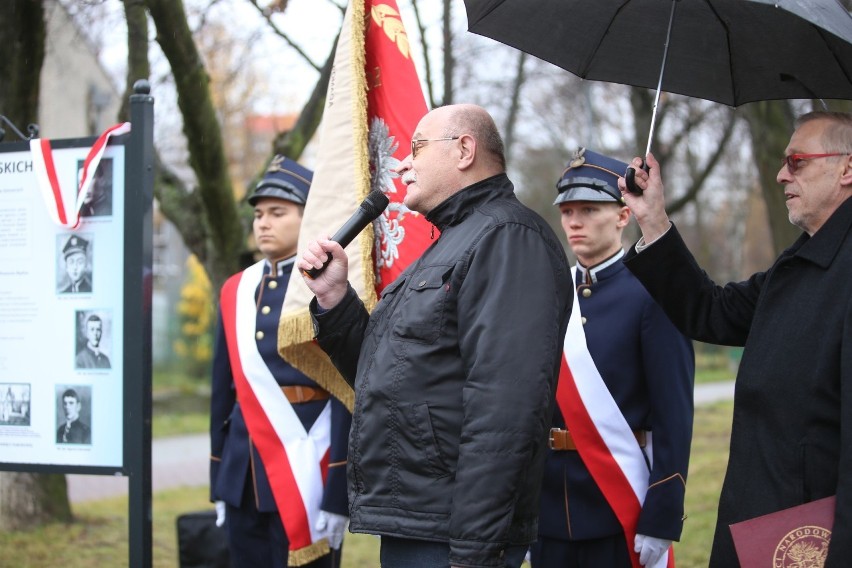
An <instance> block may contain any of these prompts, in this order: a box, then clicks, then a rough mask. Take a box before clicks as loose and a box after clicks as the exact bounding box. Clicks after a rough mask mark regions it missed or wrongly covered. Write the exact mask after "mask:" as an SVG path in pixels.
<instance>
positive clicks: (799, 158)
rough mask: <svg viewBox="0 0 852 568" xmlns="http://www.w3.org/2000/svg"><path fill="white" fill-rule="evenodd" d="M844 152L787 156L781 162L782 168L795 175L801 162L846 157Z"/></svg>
mask: <svg viewBox="0 0 852 568" xmlns="http://www.w3.org/2000/svg"><path fill="white" fill-rule="evenodd" d="M848 155H849V154H847V153H846V152H832V153H830V154H790V155H789V156H784V159H783V160H781V165H782V166H787V171H788V172H790V174H795V173H796V172H797V171H799V166H801V165H802V162H804V161H805V160H813V159H814V158H829V157H831V156H848Z"/></svg>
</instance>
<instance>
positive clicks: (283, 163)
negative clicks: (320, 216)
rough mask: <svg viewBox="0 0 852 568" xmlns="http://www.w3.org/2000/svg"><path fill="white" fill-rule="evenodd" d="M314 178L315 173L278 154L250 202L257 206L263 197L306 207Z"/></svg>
mask: <svg viewBox="0 0 852 568" xmlns="http://www.w3.org/2000/svg"><path fill="white" fill-rule="evenodd" d="M313 177H314V172H312V171H311V170H309V169H308V168H305V167H302V166H300V165H299V164H297V163H296V162H294V161H293V160H291V159H289V158H286V157H284V156H282V155H280V154H278V155H276V156H275V157H274V158H272V161H271V162H270V163H269V167H268V168H267V169H266V173H265V174H264V175H263V179H261V180H260V181H259V182H258V184H257V186H256V187H255V188H254V192H253V193H252V194H251V196H249V198H248V202H249V203H250V204H252V205H256V204H257V202H258V200H259V199H260V198H261V197H276V198H278V199H286V200H287V201H292V202H293V203H297V204H299V205H304V204H305V202H306V201H307V200H308V191H309V190H310V188H311V180H312V179H313Z"/></svg>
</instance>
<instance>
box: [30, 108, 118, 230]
mask: <svg viewBox="0 0 852 568" xmlns="http://www.w3.org/2000/svg"><path fill="white" fill-rule="evenodd" d="M127 132H130V123H129V122H123V123H121V124H116V125H114V126H111V127H109V128H107V129H106V130H105V131H104V133H103V134H101V135H100V136H99V137H98V139H97V140H95V143H94V145H93V146H92V148H91V149H90V150H89V153H88V155H87V156H86V159H85V161H84V162H83V170H82V172H81V175H80V183H79V184H78V186H77V194H76V196H75V199H74V202H73V203H69V202H68V201H66V199H65V196H64V195H63V191H62V187H61V186H60V185H59V177H58V176H57V175H56V167H55V165H54V163H53V149H52V148H51V147H50V140H48V139H45V138H34V139H32V140H30V152H32V155H33V171H35V174H36V179H37V180H38V186H39V189H40V190H41V194H42V197H43V198H44V203H45V205H47V210H48V212H49V213H50V217H51V219H53V222H54V223H56V224H57V225H59V226H61V227H64V228H66V229H73V228H76V227H77V226H78V225H79V224H80V209H81V208H82V207H83V199H84V198H85V197H86V192H87V191H88V190H89V186H90V185H91V184H92V179H93V178H94V174H95V170H97V169H98V164H100V162H101V158H102V157H103V155H104V151H105V150H106V146H107V142H108V141H109V139H110V137H111V136H118V135H119V134H125V133H127Z"/></svg>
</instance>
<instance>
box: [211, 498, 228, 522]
mask: <svg viewBox="0 0 852 568" xmlns="http://www.w3.org/2000/svg"><path fill="white" fill-rule="evenodd" d="M213 505H214V506H215V507H216V526H217V527H221V526H222V525H224V524H225V502H224V501H216V502H215V503H213Z"/></svg>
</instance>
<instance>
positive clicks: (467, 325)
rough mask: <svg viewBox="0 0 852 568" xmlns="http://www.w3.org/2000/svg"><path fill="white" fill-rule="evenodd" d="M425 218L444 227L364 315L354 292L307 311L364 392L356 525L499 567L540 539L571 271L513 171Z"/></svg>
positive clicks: (456, 560) (352, 441)
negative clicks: (509, 552)
mask: <svg viewBox="0 0 852 568" xmlns="http://www.w3.org/2000/svg"><path fill="white" fill-rule="evenodd" d="M427 219H428V220H429V221H430V222H431V223H433V224H434V225H435V226H437V227H438V228H439V229H440V230H441V236H440V238H439V239H438V240H437V241H436V242H434V243H433V244H432V245H431V246H430V247H429V248H428V249H427V250H426V251H425V252H424V253H423V255H422V256H421V257H420V259H418V260H417V261H416V262H414V263H412V265H410V266H409V267H408V268H407V269H406V270H405V271H404V272H403V273H402V274H401V275H400V276H399V277H398V278H397V279H396V280H395V281H394V282H392V283H391V284H389V285H388V286H387V287H386V288H385V290H384V292H383V295H382V299H381V300H380V301H379V303H378V305H377V306H376V308H375V310H374V311H373V314H372V315H371V316H370V315H368V314H367V311H366V310H365V309H364V306H363V304H362V303H361V302H360V300H359V299H358V298H357V296H356V294H355V293H354V291H353V290H352V289H351V288H350V291H349V293H348V295H347V296H346V297H345V298H344V300H343V301H342V302H341V303H340V304H338V305H337V306H335V307H334V308H333V309H331V310H328V311H325V312H323V313H321V314H317V311H318V310H317V307H316V303H315V301H314V304H313V305H312V308H311V311H312V313H313V314H314V317H315V323H316V325H317V328H316V329H317V339H318V340H319V343H320V345H321V346H322V348H323V349H324V350H325V351H326V352H327V353H328V354H329V355H330V356H331V358H332V360H333V361H334V363H335V365H336V366H337V368H338V369H339V370H340V372H341V373H342V374H343V376H344V377H345V378H346V379H347V380H348V381H349V382H350V383H351V384H353V387H354V389H355V411H354V416H353V422H352V430H351V432H350V437H349V464H348V477H349V506H350V514H351V526H350V528H351V530H352V531H353V532H364V533H372V534H380V535H389V536H395V537H402V538H413V539H423V540H429V541H439V542H448V543H449V546H450V559H449V560H450V563H451V564H453V565H460V566H483V567H485V566H503V560H502V555H503V550H504V549H505V548H506V547H507V546H511V545H520V544H526V543H530V542H532V541H534V540H535V538H536V534H537V517H538V506H539V505H538V504H539V493H540V488H541V479H542V468H543V464H544V457H545V451H544V450H545V447H546V440H547V433H548V429H549V427H550V420H551V416H552V412H553V401H554V393H555V385H556V378H557V375H558V370H559V363H560V359H561V353H562V342H563V338H564V334H565V329H566V326H567V322H568V317H569V316H570V311H571V304H572V300H573V298H572V293H573V286H572V285H571V276H570V271H569V267H568V263H567V260H566V257H565V253H564V251H563V249H562V247H561V245H560V243H559V241H558V240H557V238H556V236H555V235H554V233H553V231H552V230H551V229H550V227H549V226H548V225H547V224H546V223H545V222H544V220H543V219H541V218H540V217H539V216H538V215H537V214H535V213H534V212H532V211H531V210H530V209H528V208H527V207H525V206H523V205H522V204H521V203H520V202H519V201H518V200H517V198H516V197H515V195H514V191H513V186H512V183H511V182H510V181H509V179H508V178H507V177H506V176H505V175H504V174H500V175H497V176H494V177H491V178H488V179H486V180H483V181H481V182H478V183H476V184H474V185H472V186H469V187H467V188H465V189H463V190H461V191H460V192H458V193H457V194H455V195H453V196H452V197H450V198H448V199H447V200H446V201H444V202H443V203H441V204H440V205H439V206H437V207H436V208H435V209H433V210H432V211H431V212H430V213H429V215H427Z"/></svg>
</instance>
